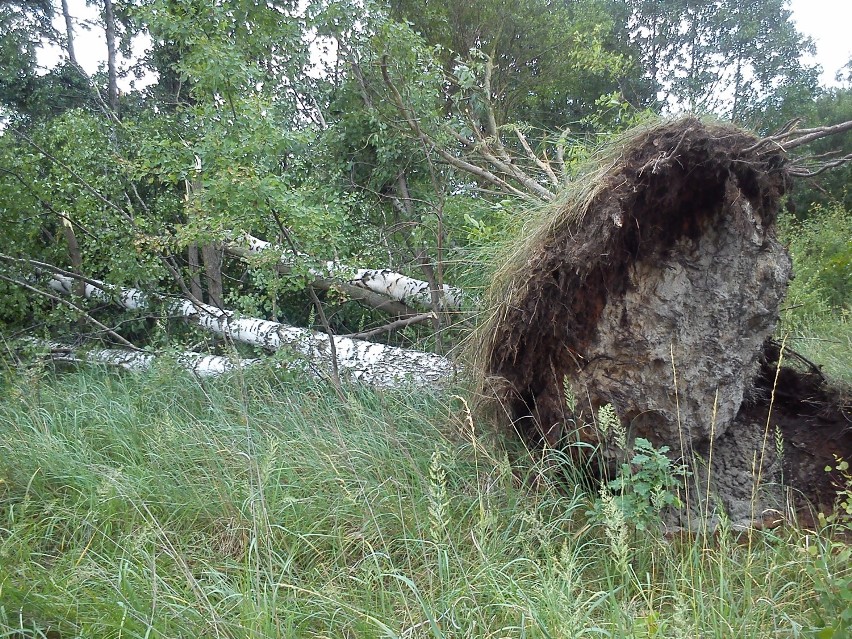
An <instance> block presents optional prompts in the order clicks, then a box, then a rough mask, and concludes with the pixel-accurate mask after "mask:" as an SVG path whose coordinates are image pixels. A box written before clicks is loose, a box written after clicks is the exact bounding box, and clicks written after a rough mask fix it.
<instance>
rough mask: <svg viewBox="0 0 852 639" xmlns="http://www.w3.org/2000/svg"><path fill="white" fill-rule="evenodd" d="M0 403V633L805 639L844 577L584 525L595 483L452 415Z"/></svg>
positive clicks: (308, 397)
mask: <svg viewBox="0 0 852 639" xmlns="http://www.w3.org/2000/svg"><path fill="white" fill-rule="evenodd" d="M3 384H4V386H3V388H2V393H0V636H5V637H52V638H66V637H139V638H143V637H147V638H151V637H169V638H174V637H229V638H230V637H233V638H243V637H246V638H247V637H253V638H260V637H552V638H557V637H560V638H573V637H637V638H639V637H641V638H646V637H661V638H662V637H667V638H668V637H690V638H694V637H702V638H703V637H708V638H709V637H713V638H718V639H723V638H724V639H729V638H731V637H754V638H755V639H757V638H760V639H764V638H766V637H798V636H801V637H808V636H813V635H812V629H814V628H817V627H822V626H818V624H819V622H820V621H821V620H822V619H823V617H821V616H819V615H818V614H817V611H816V610H815V609H814V606H815V605H816V604H815V602H816V601H818V598H817V596H816V594H815V593H816V592H817V590H816V588H817V586H819V587H820V588H822V590H820V596H823V595H825V596H828V597H832V596H835V594H836V593H835V591H834V590H832V588H833V587H834V586H835V585H836V582H835V581H833V580H832V581H830V582H827V581H826V578H825V575H826V574H830V575H831V576H832V579H834V578H838V579H839V578H840V577H839V576H842V575H845V576H846V577H848V576H849V566H848V563H845V562H844V561H843V560H842V557H840V556H839V555H838V553H837V552H835V551H834V550H832V546H831V543H830V542H829V541H828V540H827V538H825V537H823V536H822V535H821V534H820V533H814V532H808V533H805V532H801V531H798V530H795V529H785V530H783V531H777V532H771V531H768V532H753V533H752V536H751V538H750V539H749V543H740V541H741V540H739V539H738V538H737V536H736V534H735V532H734V531H732V530H730V527H729V526H725V525H724V524H723V525H722V526H721V528H720V529H719V530H718V531H717V533H716V534H715V535H714V536H712V537H701V536H685V535H680V534H675V535H674V536H665V535H664V534H663V532H662V531H661V530H659V529H658V528H655V527H653V526H646V527H645V529H644V530H642V531H641V534H637V529H636V527H635V526H634V522H631V521H630V519H629V516H628V515H626V514H625V511H624V510H623V509H621V508H619V507H618V506H617V503H616V502H614V501H613V502H612V503H611V505H610V506H609V507H604V508H603V509H602V512H603V515H602V516H598V515H593V516H592V515H588V514H587V513H590V512H594V511H595V508H594V504H595V503H596V502H597V500H598V499H599V494H598V487H597V486H595V485H589V484H587V482H586V481H585V480H584V479H583V478H582V477H580V476H579V475H575V474H573V473H572V472H571V470H570V468H571V467H570V462H569V460H567V459H565V458H562V457H561V456H560V455H558V454H556V453H554V452H552V451H548V452H546V453H544V454H535V455H532V454H530V453H528V452H527V451H525V450H524V449H523V448H521V447H519V446H518V445H516V444H514V443H513V442H515V441H516V440H515V438H514V437H512V436H507V437H506V438H505V440H504V439H503V438H501V437H499V436H495V435H494V434H493V430H492V427H491V426H489V425H487V424H478V423H476V421H475V420H474V419H473V417H472V416H471V414H470V412H469V411H468V409H467V405H466V403H465V401H464V400H463V399H462V398H461V397H460V396H456V397H453V398H448V396H447V395H442V396H440V397H439V396H432V395H429V394H428V393H426V394H424V393H422V392H418V393H405V392H396V393H391V392H383V393H378V392H372V391H369V390H366V389H357V388H349V389H347V392H348V400H347V402H345V403H341V401H340V400H339V399H338V398H337V396H336V395H335V393H334V392H333V391H332V390H331V389H330V388H327V387H326V386H324V385H322V384H319V383H312V382H306V381H304V380H287V379H276V378H275V377H273V376H272V375H271V374H269V373H265V372H263V371H257V372H256V373H251V374H246V375H245V376H241V375H235V376H232V377H230V378H228V379H221V380H218V381H215V382H212V383H208V382H203V383H202V382H199V381H196V380H194V379H192V378H190V377H187V376H184V375H182V374H179V373H176V372H175V371H173V370H171V369H169V368H167V367H166V368H162V369H160V370H159V371H155V372H154V373H152V374H148V375H144V376H132V375H123V376H118V375H115V374H112V373H106V372H102V371H101V372H99V371H88V372H73V373H69V374H63V375H55V374H53V373H48V372H45V371H40V370H38V369H31V370H19V371H16V374H15V375H14V376H12V375H8V376H7V377H6V379H5V381H4V382H3ZM622 533H623V534H622ZM815 547H816V548H818V549H819V550H818V551H817V552H814V551H813V548H815ZM823 550H824V552H823ZM827 571H828V572H827Z"/></svg>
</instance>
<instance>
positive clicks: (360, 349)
mask: <svg viewBox="0 0 852 639" xmlns="http://www.w3.org/2000/svg"><path fill="white" fill-rule="evenodd" d="M92 281H93V280H90V283H87V284H86V286H85V295H86V297H90V298H94V299H100V300H109V299H112V300H114V301H116V302H117V303H119V304H120V305H121V306H123V307H124V308H126V309H128V310H137V309H145V308H149V307H150V306H151V298H150V296H148V295H147V294H145V293H144V292H142V291H140V290H138V289H132V288H122V289H114V290H113V289H111V288H110V287H109V286H107V285H105V284H100V283H99V285H98V286H95V285H94V284H92V283H91V282H92ZM49 285H50V287H51V288H52V289H53V290H55V291H58V292H60V293H65V294H68V293H70V291H71V289H72V287H73V286H74V280H73V279H72V278H70V277H66V276H61V275H54V276H53V277H52V279H51V280H50V282H49ZM164 304H165V308H164V310H165V312H166V313H168V314H169V315H174V316H178V317H183V318H185V319H186V320H188V321H190V322H192V323H194V324H196V325H197V326H198V327H199V328H201V329H203V330H206V331H209V332H212V333H215V334H216V335H219V336H221V337H224V338H226V339H229V340H233V341H235V342H241V343H244V344H249V345H252V346H259V347H262V348H268V349H271V350H277V349H282V348H287V349H289V350H291V351H293V352H295V353H298V354H299V355H301V356H302V357H303V358H304V360H305V362H306V364H307V365H308V366H310V367H311V368H316V369H318V370H322V371H324V372H328V371H330V370H331V369H332V362H331V357H332V351H331V345H330V340H331V339H333V340H334V348H335V350H336V354H337V365H338V367H339V369H340V373H341V375H342V376H344V377H348V378H350V379H353V380H357V381H359V382H364V383H367V384H370V385H373V386H382V387H398V386H405V385H407V384H413V385H415V386H433V385H436V384H437V385H442V384H444V383H446V382H447V381H448V380H449V379H450V378H451V377H452V374H453V370H454V367H453V364H452V363H451V362H450V361H449V360H447V359H445V358H443V357H441V356H439V355H434V354H432V353H424V352H421V351H412V350H406V349H403V348H397V347H395V346H387V345H385V344H375V343H372V342H366V341H363V340H356V339H350V338H348V337H340V336H333V337H330V336H328V335H325V334H323V333H317V332H315V331H311V330H308V329H304V328H297V327H295V326H288V325H286V324H279V323H278V322H270V321H268V320H263V319H255V318H243V317H237V316H236V315H235V314H234V313H233V312H232V311H227V310H221V309H219V308H216V307H214V306H210V305H207V304H193V303H192V302H190V301H189V300H177V301H174V302H168V301H167V302H164Z"/></svg>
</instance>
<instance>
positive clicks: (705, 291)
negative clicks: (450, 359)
mask: <svg viewBox="0 0 852 639" xmlns="http://www.w3.org/2000/svg"><path fill="white" fill-rule="evenodd" d="M757 141H758V140H757V138H755V137H754V136H753V135H751V134H749V133H746V132H744V131H742V130H740V129H738V128H736V127H734V126H731V125H722V124H709V123H704V122H701V121H700V120H698V119H696V118H694V117H686V118H682V119H678V120H675V121H669V122H662V123H656V124H652V125H647V126H644V127H642V128H639V129H636V130H633V131H631V132H629V133H628V134H626V135H625V136H624V137H623V138H622V139H620V140H618V141H617V142H616V143H614V144H613V145H612V146H611V147H610V148H608V149H607V150H606V151H604V152H602V153H601V154H600V155H599V156H598V157H596V158H595V161H594V165H593V166H592V167H590V168H589V169H587V171H586V173H585V174H584V175H582V176H581V177H580V178H579V179H577V180H575V182H574V184H575V186H574V187H573V188H569V189H568V192H567V193H566V194H564V196H563V197H561V198H559V199H558V200H557V201H556V202H555V203H553V204H550V205H548V207H547V208H546V209H543V210H542V211H541V212H540V213H539V221H538V224H537V226H536V227H535V228H534V230H533V231H532V233H531V235H530V236H529V237H528V238H526V239H525V240H523V241H521V242H519V243H518V244H517V245H516V247H515V249H514V252H513V254H512V255H510V256H509V257H508V258H507V259H505V266H504V267H503V268H502V269H501V270H500V271H499V272H498V273H497V274H496V276H495V279H494V283H493V285H492V288H491V290H490V293H489V301H488V307H489V308H490V309H491V311H492V312H490V313H489V319H488V320H487V321H486V322H485V323H484V326H483V327H482V328H481V339H480V341H479V353H478V355H477V359H478V361H479V365H478V369H479V371H480V375H481V378H482V380H483V382H484V385H485V386H486V387H487V388H488V389H489V390H490V392H493V393H495V394H496V396H497V398H498V399H499V401H501V402H502V403H503V405H504V406H505V407H506V409H507V412H508V413H509V414H510V415H511V416H512V418H513V420H514V423H515V425H516V427H517V428H518V430H519V431H520V432H521V433H522V435H523V436H524V437H525V438H526V439H527V440H528V441H530V442H532V443H534V444H538V445H546V446H560V447H566V448H568V449H569V450H570V451H571V452H572V454H574V455H575V456H579V457H583V456H584V455H585V452H584V451H588V450H591V449H595V450H597V452H598V456H596V457H595V460H596V461H595V463H596V464H597V469H598V472H600V473H601V474H606V473H611V472H614V471H615V468H616V466H617V462H618V461H619V460H622V461H623V460H624V458H625V455H626V451H623V450H620V449H619V447H618V446H617V445H616V444H615V442H614V441H613V440H612V437H611V435H607V434H605V433H602V432H601V430H600V429H599V428H597V426H596V424H595V415H596V414H597V411H598V409H599V408H600V407H602V406H605V405H611V406H612V407H613V408H614V409H615V411H616V413H617V415H618V418H619V419H620V421H621V423H622V424H623V425H624V427H625V428H626V429H627V432H628V441H632V439H634V438H636V437H642V438H645V439H648V440H650V441H651V442H652V443H654V444H655V445H657V446H663V445H665V446H668V447H669V448H670V449H671V450H672V451H674V454H675V455H676V456H678V457H679V458H680V459H682V460H684V461H686V462H688V463H689V464H691V465H695V462H696V460H700V459H704V460H707V459H709V458H710V457H711V456H712V455H714V454H715V455H720V456H721V458H724V460H725V466H724V467H723V466H721V465H719V464H715V465H714V468H713V472H714V473H721V475H722V476H720V477H716V478H715V480H714V482H713V484H712V485H713V486H715V488H711V489H710V490H709V491H704V492H705V493H707V495H705V497H704V498H705V500H706V499H707V498H708V497H711V496H712V495H711V494H718V499H717V500H716V503H717V505H719V506H720V507H722V508H724V509H726V510H728V511H729V512H731V513H736V517H737V518H738V519H741V520H745V519H747V518H748V517H751V518H752V519H754V518H755V516H756V515H759V514H760V512H759V511H761V509H764V510H765V509H766V508H775V507H777V503H776V502H777V501H778V500H777V499H775V500H772V499H767V500H764V501H760V500H758V501H757V503H758V506H757V511H758V512H756V511H755V508H756V506H755V503H756V502H755V499H754V498H753V495H750V496H749V499H746V498H745V496H744V495H743V494H742V491H740V490H733V489H732V488H731V486H733V485H735V484H737V485H738V484H741V483H742V478H743V476H752V475H753V476H755V477H759V478H761V480H762V481H772V480H773V478H774V475H773V474H772V473H771V472H769V469H768V468H767V472H763V471H764V469H763V466H761V463H760V462H758V464H757V466H755V455H757V458H756V459H758V460H762V461H765V462H766V463H769V462H770V459H769V458H770V456H769V455H766V454H765V450H763V449H765V448H766V446H767V442H766V439H765V437H764V433H765V427H766V423H764V424H760V423H759V421H754V419H753V416H754V414H757V413H759V412H760V410H763V409H768V408H769V404H770V401H771V394H770V395H769V396H767V395H766V393H764V392H762V391H761V386H760V384H758V383H757V380H758V379H759V376H760V374H761V370H762V369H761V362H762V361H763V360H765V348H766V347H765V344H766V343H767V340H768V339H769V338H770V337H771V336H772V334H773V332H774V330H775V326H776V323H777V320H778V315H779V305H780V302H781V300H782V299H783V297H784V294H785V291H786V287H787V282H788V281H789V279H790V277H791V272H792V267H791V262H790V258H789V256H788V254H787V252H786V250H785V249H784V247H783V246H782V245H781V244H780V243H779V241H778V239H777V237H776V233H775V220H776V214H777V211H778V206H779V200H780V198H781V196H782V195H783V194H784V192H785V191H786V190H787V187H788V183H789V175H788V172H787V168H788V164H787V158H786V156H785V154H784V151H783V149H780V148H777V147H772V148H769V149H766V148H760V146H759V145H756V143H757ZM749 410H751V411H752V413H749ZM755 411H757V412H755ZM748 415H751V417H749V416H748ZM764 415H765V412H764ZM768 419H769V420H770V422H769V423H770V424H772V421H771V419H772V417H771V416H770V417H769V418H768ZM805 432H806V431H805V430H800V432H799V434H800V435H801V436H802V437H804V440H801V438H800V441H798V442H797V445H805V446H810V445H811V444H813V443H815V441H816V440H819V438H820V434H819V430H818V429H817V430H813V431H807V433H806V434H805ZM753 435H754V436H753ZM726 438H727V439H726ZM726 441H730V442H731V443H730V444H725V442H726ZM577 442H581V443H582V444H583V446H575V445H574V444H576V443H577ZM744 442H748V443H747V444H745V443H744ZM771 443H772V439H770V440H769V444H770V445H771ZM836 443H837V447H836V448H837V449H836V451H834V452H837V453H838V454H840V455H847V456H848V455H850V454H852V438H850V435H849V434H846V435H844V436H842V437H841V438H840V439H838V440H836ZM589 444H590V445H591V446H589ZM754 445H759V446H760V447H761V448H762V449H761V450H759V451H755V450H752V447H753V446H754ZM720 446H721V447H722V448H724V446H728V448H729V449H730V450H729V451H728V452H727V453H724V452H723V450H722V448H720ZM711 451H713V452H711ZM721 458H717V461H721ZM828 461H831V460H828ZM816 463H821V462H820V461H817V462H816ZM711 474H712V473H711ZM704 475H705V473H703V471H702V470H701V468H700V463H698V464H697V465H695V468H694V477H697V478H700V477H702V476H704ZM784 479H785V481H786V482H788V483H789V484H790V485H791V486H793V487H794V488H795V489H797V490H799V491H800V492H801V494H803V495H805V496H806V497H808V498H809V499H810V500H812V501H816V502H823V501H825V500H826V499H828V500H829V501H830V496H829V495H822V494H817V493H818V492H819V491H815V490H814V489H813V486H812V484H810V483H809V481H810V479H811V478H810V475H809V474H808V473H799V474H798V475H796V474H795V473H794V474H793V475H792V476H791V475H790V474H787V475H786V476H785V478H784ZM752 484H753V482H752ZM752 484H750V485H752ZM699 485H703V484H701V483H700V481H699ZM820 487H821V488H820V489H819V490H822V488H824V484H820ZM717 489H718V493H717ZM691 505H692V506H693V507H698V506H700V507H701V509H702V510H703V512H707V505H706V504H703V505H700V504H697V503H693V504H691Z"/></svg>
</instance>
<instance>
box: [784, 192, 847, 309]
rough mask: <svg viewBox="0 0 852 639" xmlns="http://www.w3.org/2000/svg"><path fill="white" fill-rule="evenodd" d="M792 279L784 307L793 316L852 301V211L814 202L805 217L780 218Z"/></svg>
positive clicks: (840, 206)
mask: <svg viewBox="0 0 852 639" xmlns="http://www.w3.org/2000/svg"><path fill="white" fill-rule="evenodd" d="M780 226H781V236H782V238H783V239H784V240H786V241H787V242H789V250H790V255H791V257H792V258H793V270H794V274H795V279H794V280H793V282H792V283H791V284H790V290H789V292H788V297H787V300H788V304H787V307H788V308H790V309H791V311H792V319H793V320H794V321H795V320H796V319H802V318H809V317H813V316H814V315H820V314H824V313H826V312H830V313H836V312H840V311H842V309H844V308H847V309H848V308H849V307H850V304H852V231H850V229H852V211H848V210H846V209H845V208H844V207H843V206H842V205H840V204H835V205H832V206H828V207H824V206H821V205H815V206H814V207H813V208H812V209H811V212H810V215H809V216H808V218H807V219H805V220H792V221H790V220H782V223H781V225H780Z"/></svg>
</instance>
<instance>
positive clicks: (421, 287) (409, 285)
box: [238, 233, 462, 310]
mask: <svg viewBox="0 0 852 639" xmlns="http://www.w3.org/2000/svg"><path fill="white" fill-rule="evenodd" d="M238 245H239V246H242V247H244V248H246V249H247V250H248V251H249V252H250V253H255V254H260V253H263V252H265V251H269V250H273V251H277V252H279V253H280V254H281V261H282V262H283V263H285V264H289V263H291V262H292V261H293V257H294V254H293V252H292V251H288V250H284V249H281V248H280V247H274V246H273V245H272V244H270V243H269V242H266V241H264V240H261V239H258V238H256V237H254V236H252V235H249V234H247V233H246V234H245V235H244V236H243V238H242V240H241V241H240V242H239V243H238ZM299 257H305V256H304V255H299ZM308 272H309V273H310V274H311V275H313V276H314V277H318V278H333V279H337V280H340V281H342V282H345V283H347V284H351V285H352V286H357V287H359V288H363V289H366V290H368V291H373V292H374V293H379V294H381V295H387V296H388V297H389V298H391V299H393V300H396V301H398V302H402V303H404V304H408V305H409V306H419V307H420V308H425V309H431V308H432V295H431V293H430V287H429V282H426V281H424V280H418V279H414V278H413V277H408V276H406V275H403V274H402V273H397V272H395V271H391V270H390V269H367V268H352V267H349V266H345V265H343V264H339V263H337V262H333V261H329V262H326V263H325V264H324V265H323V267H322V268H311V269H310V270H309V271H308ZM461 301H462V292H461V289H459V288H456V287H454V286H449V285H447V284H444V285H443V295H441V303H442V305H443V306H444V308H445V309H446V310H458V309H459V308H461Z"/></svg>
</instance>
